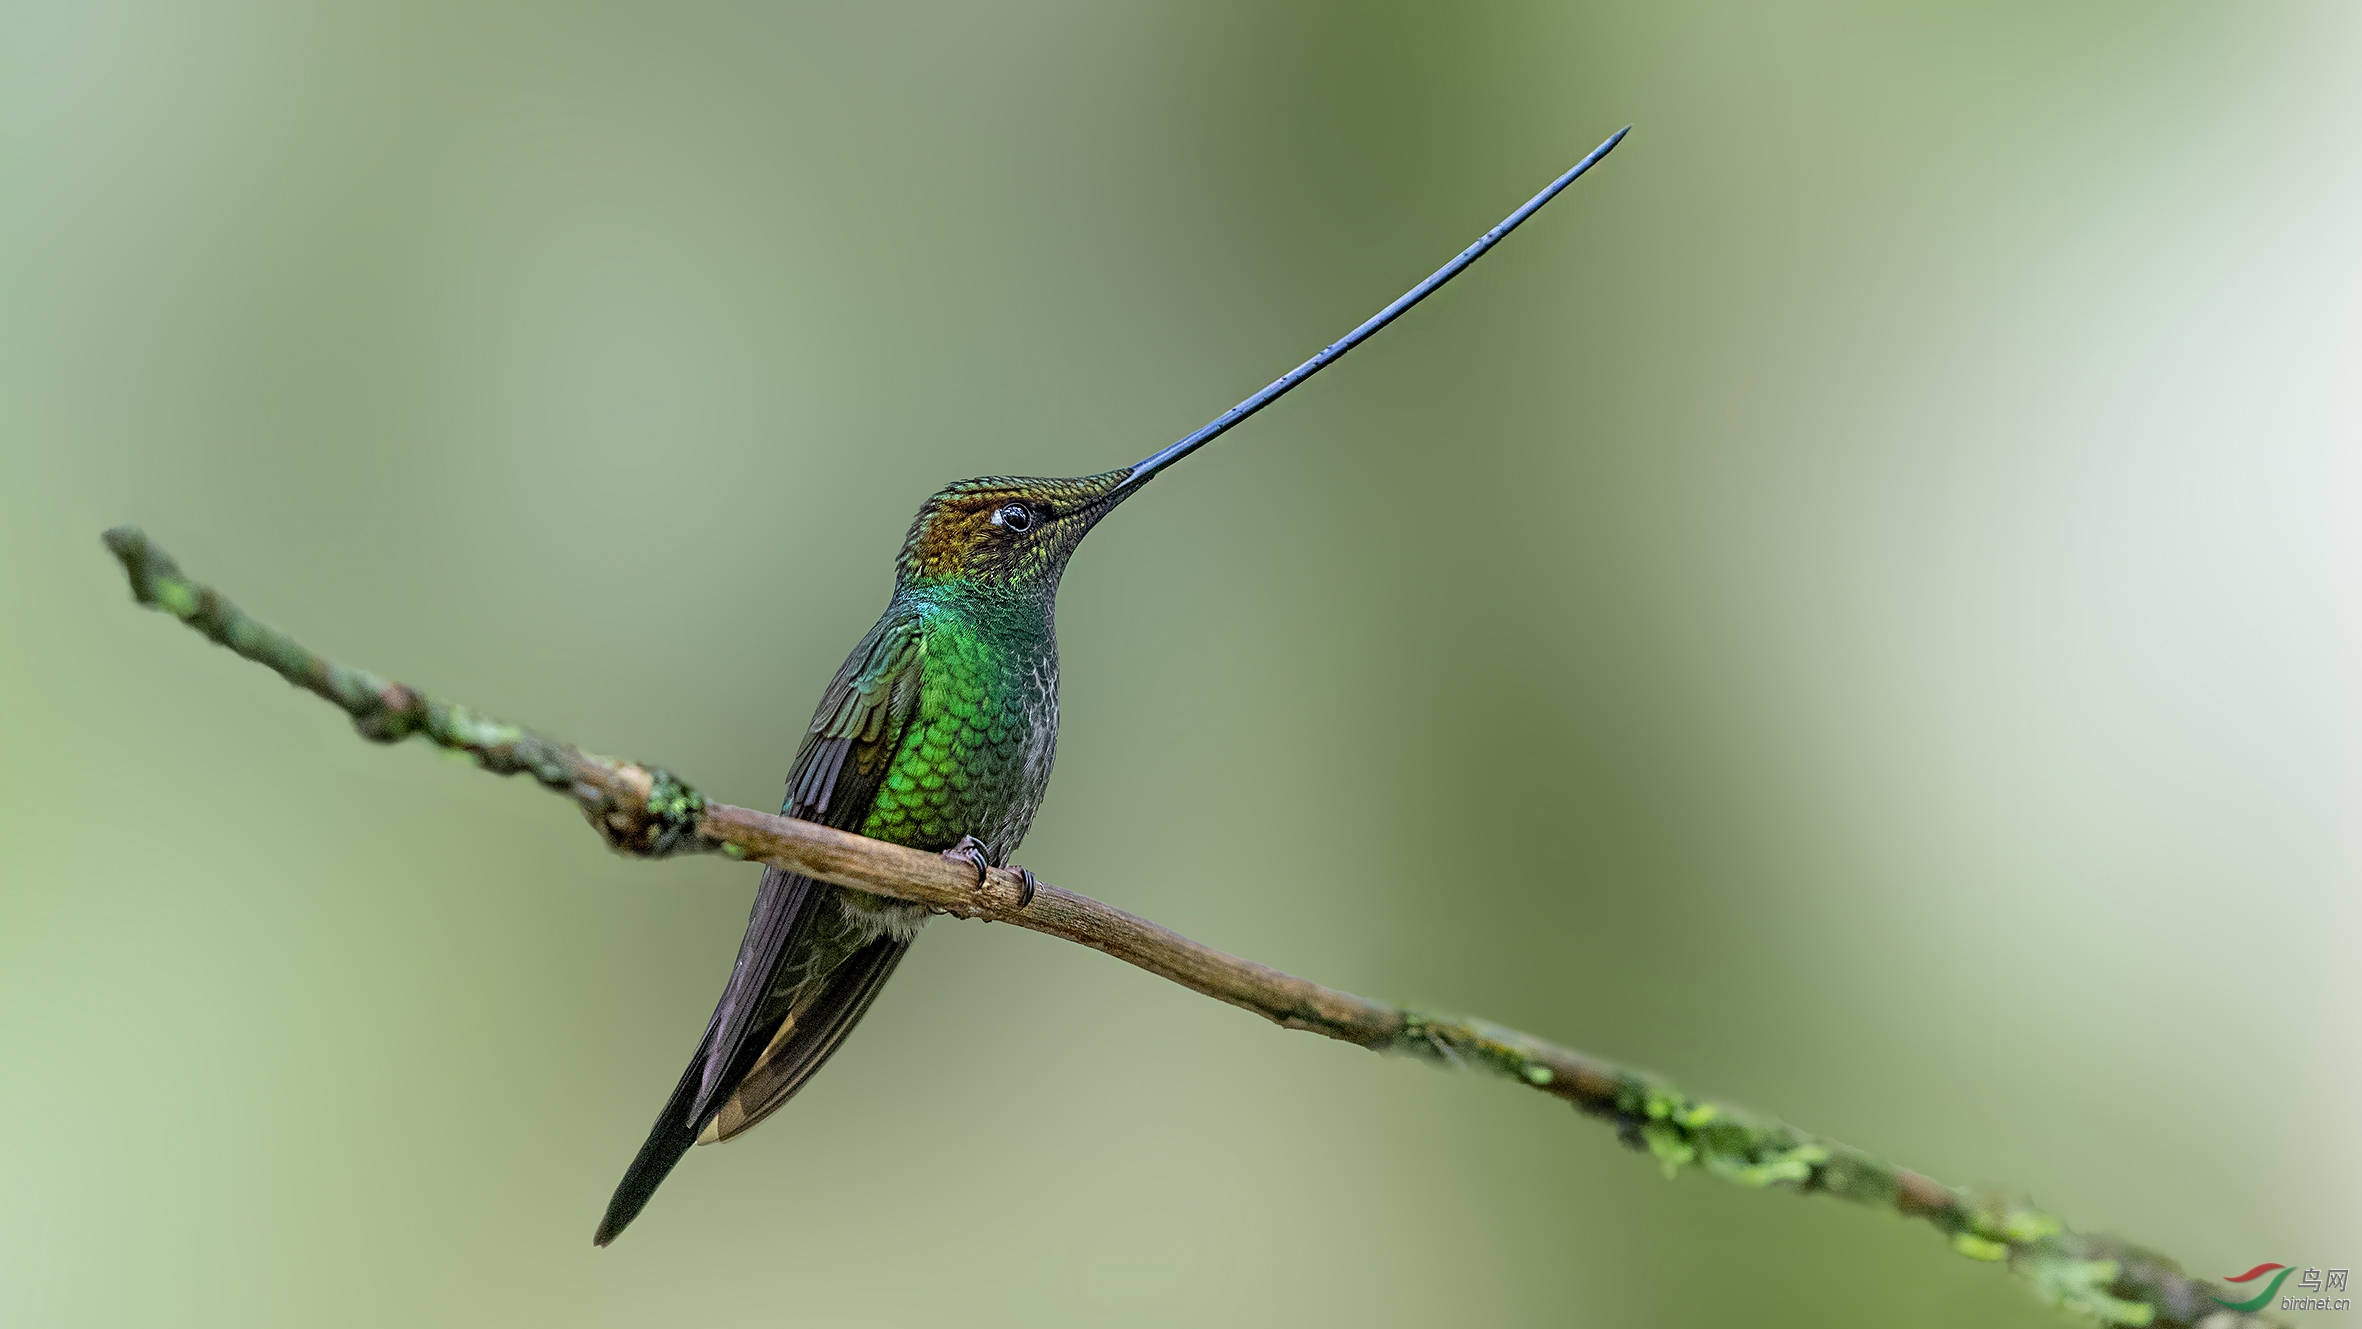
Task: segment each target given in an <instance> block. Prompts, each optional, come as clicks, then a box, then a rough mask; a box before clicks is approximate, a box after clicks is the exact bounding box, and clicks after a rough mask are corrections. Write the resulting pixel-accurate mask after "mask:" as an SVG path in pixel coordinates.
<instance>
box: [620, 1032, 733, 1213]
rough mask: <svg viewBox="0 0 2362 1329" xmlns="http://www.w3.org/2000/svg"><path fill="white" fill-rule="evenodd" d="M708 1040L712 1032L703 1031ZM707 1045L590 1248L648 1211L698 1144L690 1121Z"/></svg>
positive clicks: (692, 1064) (661, 1117) (677, 1089)
mask: <svg viewBox="0 0 2362 1329" xmlns="http://www.w3.org/2000/svg"><path fill="white" fill-rule="evenodd" d="M705 1034H706V1038H707V1040H709V1041H710V1040H711V1039H712V1038H713V1030H712V1029H711V1028H708V1029H707V1030H706V1031H705ZM706 1048H707V1043H702V1042H701V1043H699V1044H698V1045H697V1055H696V1056H694V1057H692V1058H690V1059H689V1069H687V1070H685V1071H682V1072H681V1082H680V1083H679V1084H678V1085H675V1086H674V1087H673V1096H672V1097H671V1098H669V1099H666V1100H665V1104H664V1111H662V1112H659V1113H657V1114H656V1125H655V1128H654V1129H652V1130H650V1131H649V1132H648V1141H647V1143H645V1144H643V1145H641V1146H640V1153H639V1156H638V1157H636V1158H634V1159H632V1165H631V1166H630V1167H629V1168H627V1169H625V1171H624V1174H623V1180H622V1181H621V1182H619V1183H617V1185H616V1187H615V1198H613V1199H611V1200H609V1201H607V1216H606V1217H605V1218H602V1219H600V1220H599V1230H598V1232H597V1233H596V1234H595V1235H594V1236H592V1237H591V1244H592V1245H594V1246H604V1245H606V1244H607V1243H608V1242H611V1241H613V1240H615V1238H616V1237H618V1236H620V1235H622V1233H623V1230H624V1228H626V1227H628V1226H630V1224H631V1221H632V1220H633V1219H635V1218H638V1217H639V1216H640V1211H641V1210H642V1209H645V1208H647V1207H648V1201H649V1199H650V1198H652V1197H653V1196H654V1195H655V1194H656V1188H657V1187H659V1186H661V1185H663V1184H664V1179H665V1178H666V1177H667V1176H670V1175H671V1174H672V1170H673V1167H674V1165H676V1164H678V1163H679V1162H680V1161H681V1155H683V1154H685V1153H688V1152H689V1146H690V1145H693V1144H695V1143H697V1129H698V1128H697V1123H696V1122H695V1121H694V1120H693V1119H692V1118H691V1117H690V1115H689V1112H690V1109H691V1108H692V1107H693V1106H694V1105H695V1104H696V1102H697V1087H698V1084H699V1083H700V1082H701V1081H702V1080H703V1078H704V1076H705V1053H706Z"/></svg>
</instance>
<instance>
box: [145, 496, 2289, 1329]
mask: <svg viewBox="0 0 2362 1329" xmlns="http://www.w3.org/2000/svg"><path fill="white" fill-rule="evenodd" d="M104 538H105V540H106V544H107V548H108V549H110V550H112V551H114V554H115V557H116V558H118V559H120V560H122V563H123V569H124V572H125V573H126V574H127V575H128V576H129V577H130V580H131V590H132V595H133V596H134V597H135V598H136V599H137V600H138V601H139V602H140V603H141V604H143V605H147V606H150V607H152V608H155V609H160V610H162V611H164V612H165V613H168V614H171V615H172V616H173V617H175V618H178V619H180V620H181V621H182V622H184V623H186V624H188V625H189V626H190V627H192V628H194V629H196V630H197V631H198V632H199V633H202V634H203V635H204V636H205V637H207V638H208V639H210V640H212V641H215V642H218V643H220V644H221V645H223V646H226V647H228V648H229V649H230V650H232V651H235V652H237V653H238V654H239V655H241V656H243V657H245V658H246V659H249V660H252V661H254V662H256V663H258V664H261V665H264V666H266V667H268V668H269V669H271V670H272V671H273V672H275V673H277V674H278V675H279V676H280V677H282V678H284V679H286V680H287V681H288V682H290V683H292V684H294V685H295V686H297V687H299V688H303V689H304V690H306V691H308V692H311V693H314V694H316V695H318V696H320V697H322V698H324V699H326V700H327V701H329V702H331V703H332V704H334V705H335V706H336V707H338V708H339V709H340V710H342V711H344V713H345V714H346V715H348V716H350V717H351V719H352V722H353V726H354V728H356V729H358V730H359V731H360V733H361V734H362V736H363V737H365V738H368V739H371V740H373V741H376V742H381V743H390V742H396V741H399V740H401V739H405V738H411V737H417V738H423V739H425V740H427V741H428V742H431V743H434V744H435V745H437V746H439V747H443V748H448V749H451V750H453V751H456V752H465V753H467V754H468V755H470V756H472V757H473V758H475V760H476V763H477V764H478V765H480V766H482V767H483V768H484V769H485V770H488V771H491V772H493V773H495V774H498V775H529V776H531V777H532V778H533V779H534V780H535V781H536V782H538V783H539V784H541V785H542V786H543V787H544V788H547V789H550V790H552V791H554V792H557V793H560V794H563V795H566V796H567V797H569V798H572V799H573V800H574V801H575V803H576V804H577V806H579V807H580V808H581V809H582V812H583V815H584V816H585V817H586V818H587V819H588V820H589V821H590V823H591V825H592V826H593V827H595V828H596V829H597V830H598V831H599V833H600V835H601V836H603V837H604V838H605V839H606V841H607V843H608V844H609V845H610V846H612V847H613V848H615V849H617V850H619V851H621V852H623V853H628V854H633V855H636V856H639V857H645V858H660V857H664V856H667V855H672V854H679V853H721V854H726V855H728V856H730V857H733V858H743V859H749V860H755V861H760V862H764V863H769V864H772V865H774V866H777V867H780V868H783V869H785V870H787V871H790V872H798V873H802V874H803V875H805V876H808V877H812V878H814V879H816V880H820V881H826V882H832V883H834V884H836V885H840V886H853V887H857V888H859V889H862V890H867V891H872V892H875V893H877V894H880V895H890V896H894V897H896V898H898V899H903V900H910V901H914V902H916V903H919V904H923V905H926V906H928V907H929V908H931V909H934V910H937V911H938V912H942V913H948V914H953V915H956V916H958V917H961V918H974V919H985V920H988V921H993V922H1003V923H1014V924H1016V925H1017V926H1019V927H1023V928H1029V929H1031V930H1033V931H1036V932H1041V933H1046V934H1048V935H1050V936H1054V937H1061V938H1064V939H1066V940H1068V941H1073V942H1077V943H1079V944H1081V945H1085V946H1089V947H1091V948H1093V949H1095V950H1099V951H1104V952H1106V953H1107V954H1109V955H1112V956H1114V957H1116V958H1117V959H1119V960H1122V961H1124V962H1126V963H1128V964H1132V965H1136V966H1138V967H1140V968H1142V969H1145V970H1147V971H1149V972H1150V973H1153V974H1156V975H1158V976H1159V977H1162V978H1167V979H1170V980H1172V981H1173V982H1175V983H1179V984H1181V985H1182V986H1184V987H1187V988H1189V989H1191V990H1192V991H1195V992H1198V993H1201V994H1203V995H1205V996H1209V997H1212V998H1214V999H1215V1000H1217V1001H1223V1002H1227V1003H1229V1004H1230V1005H1233V1006H1236V1007H1238V1008H1240V1009H1241V1010H1247V1011H1252V1012H1254V1013H1255V1014H1257V1015H1260V1016H1262V1017H1264V1018H1265V1019H1267V1020H1270V1021H1272V1022H1273V1023H1275V1024H1278V1025H1280V1026H1282V1027H1284V1028H1288V1029H1301V1030H1306V1031H1309V1032H1312V1033H1317V1034H1320V1035H1323V1036H1324V1037H1328V1038H1334V1039H1338V1040H1341V1041H1343V1042H1348V1043H1353V1044H1356V1045H1358V1046H1361V1047H1365V1048H1369V1049H1371V1050H1373V1051H1378V1052H1388V1053H1396V1054H1401V1055H1406V1056H1412V1057H1417V1058H1420V1059H1422V1060H1426V1061H1431V1062H1436V1063H1439V1064H1444V1065H1451V1066H1466V1067H1473V1068H1476V1069H1480V1070H1484V1071H1488V1072H1491V1073H1492V1074H1495V1075H1497V1076H1500V1077H1502V1078H1504V1079H1507V1080H1510V1081H1514V1082H1515V1083H1518V1084H1521V1085H1524V1086H1525V1087H1527V1088H1529V1089H1534V1090H1538V1091H1540V1092H1542V1093H1545V1094H1548V1095H1550V1096H1552V1097H1554V1098H1558V1099H1562V1100H1564V1101H1566V1102H1567V1103H1570V1104H1572V1105H1573V1106H1574V1107H1575V1108H1576V1109H1578V1110H1580V1111H1581V1112H1583V1113H1585V1114H1586V1115H1589V1116H1593V1117H1597V1118H1600V1119H1602V1120H1604V1121H1607V1122H1609V1123H1610V1124H1612V1125H1613V1126H1614V1128H1615V1131H1616V1135H1617V1137H1618V1138H1619V1139H1621V1140H1622V1141H1623V1142H1624V1143H1626V1144H1627V1145H1630V1146H1632V1147H1633V1148H1635V1149H1639V1150H1644V1151H1646V1152H1647V1153H1648V1154H1650V1155H1651V1156H1653V1157H1654V1158H1655V1159H1656V1160H1657V1164H1658V1166H1659V1167H1660V1168H1661V1169H1662V1170H1663V1171H1664V1173H1665V1175H1666V1176H1667V1177H1673V1176H1676V1175H1678V1174H1679V1173H1681V1172H1682V1171H1683V1170H1685V1169H1688V1168H1691V1167H1695V1168H1698V1169H1700V1170H1702V1171H1704V1172H1706V1173H1707V1174H1709V1175H1712V1176H1716V1177H1720V1178H1722V1179H1723V1180H1725V1181H1729V1182H1733V1183H1736V1184H1738V1185H1740V1186H1745V1187H1748V1188H1751V1189H1757V1190H1768V1189H1779V1190H1789V1191H1795V1192H1798V1193H1800V1194H1813V1193H1817V1194H1822V1195H1828V1196H1831V1197H1834V1198H1836V1199H1840V1200H1845V1201H1848V1202H1851V1203H1854V1204H1859V1205H1865V1206H1869V1207H1873V1208H1880V1209H1891V1210H1893V1211H1894V1212H1896V1213H1899V1214H1902V1215H1904V1216H1906V1217H1911V1218H1918V1219H1923V1220H1925V1221H1926V1222H1928V1223H1929V1224H1931V1225H1933V1226H1934V1227H1935V1228H1936V1230H1937V1231H1939V1232H1940V1233H1942V1234H1943V1235H1944V1236H1945V1237H1946V1238H1947V1239H1948V1240H1949V1241H1950V1244H1951V1247H1952V1249H1953V1250H1954V1251H1956V1252H1958V1253H1960V1254H1961V1255H1964V1256H1967V1257H1969V1258H1971V1259H1975V1260H1984V1261H1990V1262H1994V1263H1999V1264H2005V1265H2007V1266H2008V1267H2009V1269H2010V1270H2011V1271H2012V1272H2014V1273H2016V1274H2017V1275H2018V1276H2019V1277H2020V1278H2022V1279H2024V1280H2025V1281H2026V1282H2027V1284H2028V1285H2029V1286H2031V1287H2032V1288H2033V1290H2034V1291H2035V1292H2036V1293H2037V1294H2038V1295H2040V1296H2041V1297H2042V1298H2043V1299H2044V1300H2046V1301H2048V1302H2050V1303H2051V1304H2052V1305H2055V1306H2059V1307H2062V1308H2064V1309H2066V1310H2070V1311H2074V1312H2078V1313H2080V1314H2083V1315H2086V1316H2090V1317H2092V1318H2094V1319H2097V1320H2100V1321H2102V1322H2104V1323H2107V1324H2115V1325H2126V1326H2145V1325H2156V1326H2175V1327H2176V1329H2201V1327H2202V1329H2243V1327H2245V1326H2255V1325H2267V1324H2276V1323H2279V1322H2278V1321H2276V1320H2273V1319H2270V1318H2269V1317H2264V1316H2249V1315H2243V1314H2241V1313H2239V1312H2235V1311H2232V1310H2228V1309H2226V1308H2225V1306H2224V1301H2225V1300H2235V1299H2236V1298H2220V1299H2218V1297H2217V1294H2218V1293H2220V1292H2222V1289H2221V1288H2219V1287H2217V1286H2216V1285H2214V1284H2211V1283H2208V1282H2205V1281H2203V1280H2200V1279H2196V1278H2192V1277H2190V1276H2189V1275H2187V1274H2185V1273H2183V1272H2182V1270H2181V1267H2180V1266H2179V1265H2177V1264H2175V1263H2174V1262H2173V1261H2172V1260H2170V1259H2168V1258H2166V1257H2165V1256H2162V1255H2159V1254H2157V1253H2156V1252H2154V1251H2149V1250H2144V1249H2142V1248H2140V1247H2138V1246H2134V1245H2131V1244H2130V1243H2127V1242H2123V1241H2120V1240H2117V1239H2115V1238H2112V1237H2102V1236H2092V1235H2087V1234H2082V1233H2076V1232H2073V1231H2070V1230H2069V1229H2068V1228H2067V1226H2066V1225H2065V1224H2064V1223H2062V1222H2061V1221H2060V1220H2059V1219H2058V1218H2056V1217H2055V1216H2053V1215H2051V1214H2049V1213H2047V1212H2045V1211H2043V1210H2041V1209H2038V1208H2036V1207H2034V1206H2033V1205H2032V1204H2031V1203H2030V1202H2028V1201H2026V1200H2024V1199H2022V1198H2017V1197H2012V1196H2008V1195H2004V1194H2000V1193H1986V1192H1977V1191H1968V1190H1962V1189H1956V1188H1954V1187H1950V1186H1946V1185H1944V1184H1943V1183H1941V1182H1938V1181H1935V1180H1932V1179H1931V1178H1928V1177H1926V1176H1923V1175H1921V1174H1919V1173H1917V1172H1913V1171H1911V1170H1910V1169H1908V1168H1901V1167H1896V1166H1895V1165H1893V1164H1891V1163H1888V1162H1887V1161H1885V1160H1884V1159H1881V1158H1878V1157H1877V1156H1875V1155H1873V1154H1870V1153H1867V1152H1865V1151H1863V1150H1860V1149H1856V1148H1854V1147H1852V1146H1851V1145H1847V1144H1842V1143H1839V1142H1838V1141H1835V1140H1830V1139H1826V1138H1824V1137H1820V1136H1815V1135H1810V1134H1807V1133H1806V1132H1803V1131H1800V1130H1798V1129H1796V1128H1795V1127H1793V1126H1790V1125H1787V1124H1786V1123H1784V1122H1780V1121H1777V1120H1774V1119H1772V1118H1769V1117H1764V1116H1762V1115H1760V1114H1757V1113H1752V1112H1749V1111H1747V1110H1746V1109H1744V1108H1739V1107H1734V1106H1731V1105H1729V1104H1724V1103H1715V1102H1708V1101H1705V1100H1702V1099H1693V1098H1691V1097H1690V1096H1688V1095H1687V1094H1685V1093H1683V1092H1682V1091H1681V1090H1679V1089H1677V1088H1675V1087H1674V1086H1673V1085H1672V1084H1671V1083H1670V1082H1668V1081H1666V1080H1664V1079H1663V1078H1661V1077H1659V1076H1655V1075H1652V1074H1650V1073H1648V1072H1646V1071H1639V1070H1634V1069H1631V1068H1628V1067H1623V1066H1618V1065H1615V1064H1613V1063H1610V1062H1607V1061H1603V1060H1600V1059H1598V1058H1596V1057H1592V1056H1590V1055H1588V1054H1586V1053H1582V1052H1578V1051H1575V1050H1574V1049H1572V1048H1566V1047H1561V1046H1559V1045H1558V1044H1555V1043H1551V1042H1548V1041H1546V1040H1543V1039H1539V1038H1536V1037H1534V1036H1532V1035H1531V1034H1524V1033H1520V1032H1518V1031H1517V1030H1514V1029H1506V1028H1503V1027H1501V1026H1499V1025H1494V1024H1488V1023H1486V1022H1484V1021H1482V1020H1471V1019H1458V1018H1452V1017H1446V1016H1438V1015H1430V1014H1426V1013H1423V1012H1418V1011H1410V1010H1405V1009H1402V1008H1400V1007H1397V1006H1393V1005H1389V1004H1387V1003H1385V1002H1378V1001H1372V1000H1369V999H1368V998H1365V997H1357V996H1355V995H1353V994H1352V993H1350V992H1342V991H1339V990H1338V989H1335V988H1330V987H1323V986H1322V985H1320V984H1318V983H1314V982H1312V981H1311V980H1309V979H1304V978H1298V977H1296V976H1295V975H1293V974H1286V973H1281V972H1280V971H1279V970H1276V969H1272V968H1270V967H1269V966H1266V965H1260V964H1256V963H1254V962H1253V961H1251V960H1242V959H1240V958H1238V957H1237V956H1234V955H1228V954H1225V953H1223V952H1221V951H1218V950H1215V949H1214V948H1213V947H1211V946H1207V945H1204V944H1202V943H1200V942H1196V941H1192V940H1190V939H1189V938H1187V937H1184V936H1182V935H1181V934H1179V933H1177V932H1173V931H1171V930H1170V929H1167V928H1164V927H1160V926H1158V925H1157V924H1155V923H1152V922H1149V921H1148V920H1147V919H1144V918H1140V917H1137V916H1136V915H1133V914H1129V913H1126V912H1124V911H1123V910H1121V909H1117V908H1115V907H1113V906H1112V905H1107V904H1102V903H1100V902H1099V901H1097V900H1093V899H1091V898H1089V897H1088V896H1083V895H1077V894H1075V893H1074V892H1072V891H1066V890H1061V889H1060V888H1058V887H1056V886H1052V885H1049V884H1048V883H1046V882H1043V883H1038V884H1037V885H1035V886H1032V887H1029V886H1028V885H1027V884H1026V883H1025V882H1024V881H1023V880H1022V879H1021V878H1020V877H1019V876H1018V874H1017V873H1015V872H1012V871H1010V870H1008V869H1006V868H994V869H991V870H990V871H988V872H987V873H986V874H985V875H984V877H983V879H982V880H978V879H977V877H976V874H975V872H974V871H973V869H971V868H970V867H968V866H967V865H965V864H955V863H950V862H947V861H945V860H944V859H943V858H942V857H941V856H939V855H935V854H929V853H924V852H922V851H920V850H916V849H910V848H907V847H905V846H902V845H894V844H887V843H885V842H884V841H880V840H871V839H866V838H864V837H862V836H859V835H854V834H851V833H849V832H845V831H839V830H835V829H833V828H831V827H827V826H821V825H818V824H816V823H813V822H807V821H798V820H796V819H794V818H791V817H781V816H775V815H772V814H770V813H765V812H757V811H754V810H752V809H749V808H742V807H734V806H732V805H730V804H727V803H718V802H713V801H711V800H708V799H707V798H706V797H705V796H704V795H703V794H701V793H699V792H698V791H697V790H696V789H695V788H694V787H693V786H691V785H690V784H688V783H687V782H686V781H684V780H681V779H680V778H679V777H677V776H675V775H673V774H671V773H670V772H668V771H665V770H662V769H660V768H657V767H652V766H644V765H640V764H638V763H635V762H627V761H618V760H615V759H613V758H608V757H600V756H595V755H593V754H590V753H587V752H584V751H583V750H582V749H580V748H578V747H575V746H574V745H573V744H571V743H562V742H559V741H557V740H554V739H551V738H547V737H544V736H543V735H540V734H536V733H534V732H533V731H531V730H529V729H524V728H520V727H518V726H516V725H512V724H505V723H502V722H500V721H497V720H493V719H490V718H488V717H485V716H480V715H477V714H476V713H474V712H473V711H470V710H468V709H467V708H466V707H464V706H460V705H458V704H456V703H452V702H446V701H440V700H437V699H435V698H432V697H429V696H427V695H425V694H424V693H421V692H418V691H416V690H415V689H412V688H409V687H406V686H404V685H403V684H400V683H395V682H390V681H388V680H386V679H383V678H380V677H378V676H377V675H375V674H372V673H369V672H368V671H366V670H361V669H354V668H351V667H349V666H346V665H342V664H338V663H336V662H335V661H333V660H330V659H328V658H326V657H324V656H321V655H319V654H317V653H315V652H313V651H312V650H311V649H310V648H308V647H306V646H304V645H303V644H302V643H300V642H298V641H296V640H295V639H294V638H293V637H290V636H288V635H287V634H286V633H283V632H281V631H279V630H278V629H276V628H273V627H270V626H269V625H267V624H264V623H262V622H260V621H258V620H256V619H255V618H253V617H252V616H250V615H248V614H247V613H246V612H245V611H244V610H242V609H240V608H239V607H238V606H237V605H236V604H234V603H232V602H231V601H230V599H229V598H228V597H227V596H224V595H223V594H221V593H220V592H219V591H217V590H214V589H213V588H212V587H210V586H206V585H204V584H202V583H200V582H197V581H194V580H192V579H191V578H189V577H188V576H187V575H186V574H185V573H183V572H182V571H181V570H180V567H179V565H178V564H176V563H174V562H173V561H172V558H171V556H170V555H168V554H166V553H165V552H164V551H163V550H162V549H160V548H158V547H157V546H156V545H155V544H154V543H153V542H151V541H150V540H149V539H148V538H147V536H145V535H144V534H142V533H141V532H140V531H138V530H137V529H135V528H133V527H129V526H119V527H116V528H115V529H113V530H111V531H108V532H107V533H106V535H105V537H104Z"/></svg>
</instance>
